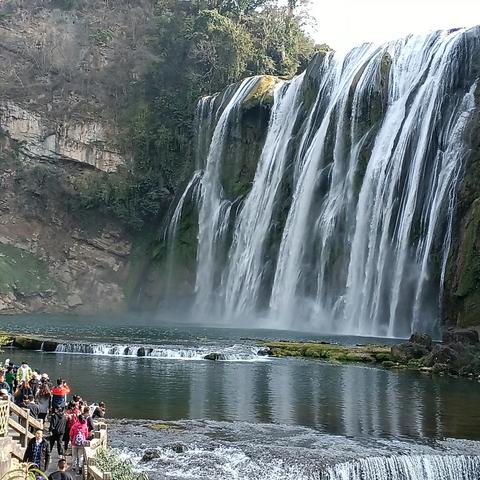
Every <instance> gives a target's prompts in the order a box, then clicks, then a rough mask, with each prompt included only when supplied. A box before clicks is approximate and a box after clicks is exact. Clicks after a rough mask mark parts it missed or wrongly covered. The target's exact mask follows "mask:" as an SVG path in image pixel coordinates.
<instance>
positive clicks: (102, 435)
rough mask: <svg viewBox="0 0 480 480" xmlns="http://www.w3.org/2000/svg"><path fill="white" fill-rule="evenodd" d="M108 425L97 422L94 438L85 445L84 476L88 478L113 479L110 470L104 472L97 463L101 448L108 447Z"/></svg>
mask: <svg viewBox="0 0 480 480" xmlns="http://www.w3.org/2000/svg"><path fill="white" fill-rule="evenodd" d="M107 442H108V438H107V425H106V424H105V423H97V424H96V425H95V430H94V431H93V438H92V439H91V440H89V441H88V442H87V444H86V445H85V457H84V467H83V477H84V478H86V479H87V480H112V474H111V473H110V472H104V471H102V470H101V469H100V468H99V467H97V466H96V464H95V457H96V455H97V453H98V452H99V451H100V450H104V449H106V448H107Z"/></svg>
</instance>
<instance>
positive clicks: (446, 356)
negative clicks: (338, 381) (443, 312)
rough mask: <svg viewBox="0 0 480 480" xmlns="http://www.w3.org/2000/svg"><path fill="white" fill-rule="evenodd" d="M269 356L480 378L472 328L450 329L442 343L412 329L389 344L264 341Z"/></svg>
mask: <svg viewBox="0 0 480 480" xmlns="http://www.w3.org/2000/svg"><path fill="white" fill-rule="evenodd" d="M263 343H264V344H265V346H266V348H268V354H269V355H270V356H272V357H305V358H313V359H320V360H326V361H329V362H361V363H370V364H375V365H378V366H381V367H383V368H387V369H397V370H412V371H419V372H423V373H430V374H439V375H446V374H448V375H452V376H463V377H467V378H477V379H479V380H480V343H479V336H478V332H477V331H475V330H467V329H462V330H458V329H456V330H449V331H446V332H445V334H444V338H443V341H442V342H441V343H435V342H433V340H432V338H431V337H430V336H429V335H426V334H421V333H415V334H413V335H412V336H411V337H410V339H409V340H408V341H407V342H402V343H399V344H395V345H392V346H387V345H373V344H366V345H363V344H357V345H354V346H346V345H337V344H331V343H328V342H289V341H281V342H270V341H264V342H263Z"/></svg>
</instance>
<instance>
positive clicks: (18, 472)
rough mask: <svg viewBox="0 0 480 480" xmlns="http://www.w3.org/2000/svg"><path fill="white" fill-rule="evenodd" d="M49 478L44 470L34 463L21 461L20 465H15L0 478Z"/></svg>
mask: <svg viewBox="0 0 480 480" xmlns="http://www.w3.org/2000/svg"><path fill="white" fill-rule="evenodd" d="M39 479H45V480H48V477H47V476H46V475H45V473H44V472H42V470H40V469H39V468H38V467H37V466H36V465H35V464H33V463H21V464H20V465H19V466H18V467H17V466H15V467H13V468H12V469H11V470H10V471H8V472H7V473H6V474H5V475H3V477H2V478H1V479H0V480H39Z"/></svg>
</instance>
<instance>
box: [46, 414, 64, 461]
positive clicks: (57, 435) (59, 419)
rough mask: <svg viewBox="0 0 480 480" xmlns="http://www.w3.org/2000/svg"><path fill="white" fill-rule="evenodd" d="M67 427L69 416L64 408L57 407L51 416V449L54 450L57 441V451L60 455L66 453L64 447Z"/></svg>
mask: <svg viewBox="0 0 480 480" xmlns="http://www.w3.org/2000/svg"><path fill="white" fill-rule="evenodd" d="M66 428H67V417H66V416H65V413H64V411H63V408H57V409H55V411H54V412H53V413H52V416H51V418H50V428H49V430H50V450H53V447H54V446H55V443H56V444H57V452H58V455H59V456H60V457H63V456H64V455H65V449H64V448H63V442H64V435H65V430H66Z"/></svg>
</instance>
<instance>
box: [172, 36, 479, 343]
mask: <svg viewBox="0 0 480 480" xmlns="http://www.w3.org/2000/svg"><path fill="white" fill-rule="evenodd" d="M479 51H480V34H479V29H478V28H476V29H470V30H456V31H443V32H436V33H433V34H430V35H428V36H410V37H408V38H406V39H403V40H400V41H396V42H391V43H388V44H386V45H383V46H375V45H364V46H361V47H359V48H356V49H354V50H352V51H351V52H350V53H348V54H347V55H346V56H341V55H337V54H333V53H327V54H322V55H319V56H318V58H317V59H316V60H315V61H313V62H312V65H310V67H309V69H308V70H307V72H306V73H304V74H302V75H300V76H298V77H296V78H294V79H293V80H292V81H290V82H279V83H278V84H277V85H276V87H275V92H274V95H273V97H274V98H273V107H272V112H271V116H270V122H269V125H268V132H267V135H266V139H265V143H264V146H263V151H262V153H261V155H260V157H259V159H258V162H257V168H256V172H255V176H254V178H253V182H252V184H251V187H250V188H249V193H248V194H247V195H246V196H245V197H242V198H229V197H228V195H226V194H225V192H224V190H223V188H222V182H221V172H222V169H223V168H224V167H225V166H226V165H227V164H228V162H230V161H231V160H230V159H229V152H228V145H227V143H228V140H229V135H230V133H231V131H232V130H234V129H235V128H238V124H239V123H241V122H242V106H243V104H244V102H245V100H246V98H247V97H249V96H251V94H252V92H255V89H258V86H259V78H258V77H256V78H252V79H247V80H245V81H243V82H242V83H241V84H240V85H237V86H235V87H230V89H229V90H227V93H224V94H223V96H222V97H221V98H220V100H219V97H209V98H207V99H203V100H202V101H201V102H200V104H199V112H200V114H201V115H199V116H198V118H199V120H198V122H199V128H198V131H199V132H200V133H199V137H198V151H199V156H200V157H202V155H203V159H202V158H200V160H197V168H198V169H199V170H198V171H197V172H196V174H195V175H196V176H195V177H194V179H196V180H195V181H200V187H199V188H200V190H201V194H200V195H199V200H198V210H199V236H198V250H197V277H196V303H195V307H196V308H195V310H194V314H195V316H203V317H205V316H208V315H214V316H216V317H219V318H224V319H225V322H228V323H240V322H246V321H247V320H248V319H249V318H259V317H260V318H263V319H270V323H267V320H265V323H264V325H267V324H268V325H269V326H272V325H274V326H275V327H276V328H310V329H316V330H321V331H323V332H332V333H342V334H344V333H348V334H360V335H374V336H408V335H409V334H410V333H411V331H413V330H416V329H420V330H424V331H428V332H430V333H433V334H435V333H436V332H437V329H438V325H439V318H440V315H441V311H440V305H441V292H442V289H443V285H444V281H445V271H446V265H447V259H448V254H449V251H450V243H451V235H452V226H453V222H454V215H455V203H456V202H455V199H456V193H457V191H458V189H459V187H460V184H461V181H462V178H463V177H462V173H463V167H464V164H465V159H466V157H467V156H468V154H469V133H470V128H471V123H472V118H473V112H474V110H475V108H476V104H475V92H476V89H477V86H478V78H476V75H478V73H475V68H477V67H476V66H475V61H474V59H475V56H477V57H478V54H479ZM232 89H233V90H232ZM215 102H216V103H217V105H216V106H215V105H214V104H215ZM206 112H207V113H206ZM212 131H213V134H212V135H211V141H209V139H208V134H207V133H206V132H212ZM202 152H203V153H202ZM205 152H208V153H205ZM200 176H201V180H198V179H199V178H200ZM189 188H190V189H191V185H190V186H189ZM183 198H184V197H183ZM182 207H183V202H181V203H180V204H179V205H178V207H177V210H176V213H175V220H174V223H175V224H176V223H177V222H178V220H179V218H180V215H181V210H182ZM173 236H174V235H172V237H173ZM202 319H203V318H202ZM256 324H257V325H258V322H257V323H256Z"/></svg>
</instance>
